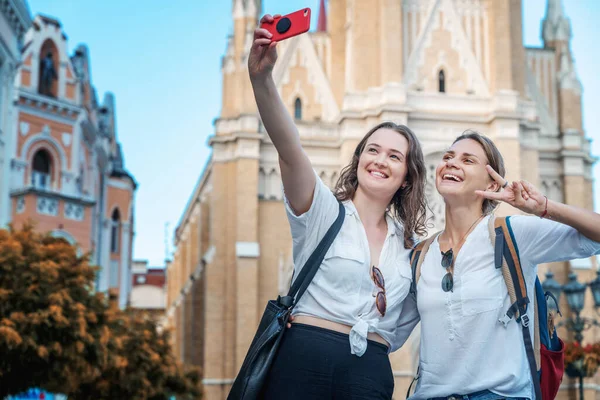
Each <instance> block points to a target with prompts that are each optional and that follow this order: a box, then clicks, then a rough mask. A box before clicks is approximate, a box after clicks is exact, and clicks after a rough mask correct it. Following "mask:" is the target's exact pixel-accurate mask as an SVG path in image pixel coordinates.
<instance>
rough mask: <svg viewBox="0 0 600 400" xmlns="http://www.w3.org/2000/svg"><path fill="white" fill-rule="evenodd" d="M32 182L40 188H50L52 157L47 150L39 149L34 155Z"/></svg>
mask: <svg viewBox="0 0 600 400" xmlns="http://www.w3.org/2000/svg"><path fill="white" fill-rule="evenodd" d="M31 169H32V171H31V184H32V185H33V187H35V188H38V189H50V177H51V169H52V158H51V157H50V154H49V153H48V152H47V151H46V150H43V149H42V150H38V151H37V152H36V153H35V155H34V156H33V163H32V168H31Z"/></svg>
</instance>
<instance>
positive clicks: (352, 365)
mask: <svg viewBox="0 0 600 400" xmlns="http://www.w3.org/2000/svg"><path fill="white" fill-rule="evenodd" d="M393 392H394V376H393V373H392V368H391V365H390V360H389V357H388V354H387V347H386V346H384V345H382V344H381V343H378V342H374V341H371V340H369V341H368V345H367V351H366V352H365V354H363V355H362V356H361V357H358V356H356V355H353V354H351V353H350V342H349V340H348V335H346V334H343V333H339V332H335V331H331V330H328V329H323V328H319V327H315V326H310V325H304V324H292V327H291V328H289V329H288V331H287V332H286V333H285V335H284V336H283V339H282V342H281V347H280V348H279V351H278V353H277V357H276V359H275V361H274V363H273V366H272V367H271V371H270V372H269V376H268V378H267V383H266V385H265V388H264V390H263V394H262V398H263V399H264V400H275V399H285V400H296V399H297V400H300V399H302V400H308V399H315V400H321V399H322V400H325V399H335V400H342V399H344V400H345V399H348V400H353V399H363V400H371V399H373V400H374V399H385V400H389V399H391V398H392V394H393Z"/></svg>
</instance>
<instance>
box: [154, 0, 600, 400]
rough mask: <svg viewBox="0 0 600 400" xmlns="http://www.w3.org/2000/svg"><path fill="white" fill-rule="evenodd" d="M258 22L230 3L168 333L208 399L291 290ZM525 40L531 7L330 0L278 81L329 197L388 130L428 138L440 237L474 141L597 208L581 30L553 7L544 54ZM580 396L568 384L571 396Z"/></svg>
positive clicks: (583, 263) (556, 2) (470, 0)
mask: <svg viewBox="0 0 600 400" xmlns="http://www.w3.org/2000/svg"><path fill="white" fill-rule="evenodd" d="M260 14H261V1H260V0H233V6H232V20H233V34H232V35H231V36H230V37H228V42H227V47H226V49H225V54H224V56H223V58H222V81H223V94H222V95H223V103H222V109H221V114H220V115H219V116H218V118H217V120H216V122H215V132H214V134H213V135H212V136H211V137H210V139H209V143H210V146H211V147H212V155H211V157H210V159H209V160H207V163H206V166H205V168H204V170H203V171H201V173H200V178H199V180H198V184H197V185H196V187H195V189H194V191H193V193H192V194H191V197H190V201H189V202H188V205H187V207H186V208H185V210H183V213H182V216H181V219H180V222H179V225H178V227H177V229H176V232H175V244H176V248H175V251H174V254H173V259H172V260H171V261H170V262H169V263H168V266H167V268H168V270H167V274H168V278H167V317H166V318H167V319H166V323H167V325H168V326H170V327H172V328H173V329H174V335H173V345H174V348H175V351H176V353H177V355H178V357H179V358H180V359H181V360H182V361H184V362H187V363H190V364H195V365H199V366H201V367H202V370H203V375H204V376H203V383H204V389H205V395H206V398H207V399H225V398H226V395H227V393H228V390H229V388H230V385H231V383H232V382H233V379H234V378H235V375H236V373H237V371H238V370H239V367H240V365H241V363H242V361H243V359H244V356H245V354H246V351H247V349H248V346H249V344H250V342H251V340H252V338H253V334H254V332H255V329H256V326H257V323H258V320H259V318H260V316H261V315H262V312H263V310H264V307H265V304H266V302H267V301H268V300H269V299H272V298H274V297H276V296H277V295H278V294H280V293H285V292H287V289H288V287H289V282H290V279H291V273H292V268H293V265H292V243H291V237H290V230H289V226H288V222H287V218H286V216H285V211H284V207H283V203H282V198H283V193H282V189H281V178H280V172H279V166H278V158H277V154H276V152H275V149H274V147H273V145H272V143H271V142H270V140H269V138H268V136H267V134H266V133H265V132H264V129H263V127H262V125H261V121H260V118H259V115H258V113H257V110H256V105H255V101H254V98H253V94H252V90H251V87H250V82H249V79H248V71H247V68H246V63H247V56H248V51H249V49H250V45H251V42H252V35H253V31H254V29H255V28H256V26H257V25H258V18H259V17H260ZM522 27H523V21H522V2H521V1H514V0H493V1H492V0H418V1H417V0H360V1H359V0H330V1H329V2H328V7H325V3H324V1H321V7H320V10H319V23H318V27H317V29H316V31H313V32H310V33H309V34H305V35H300V36H297V37H295V38H292V39H289V40H286V41H283V42H281V43H279V44H278V55H279V59H278V62H277V65H276V67H275V70H274V72H273V75H274V79H275V82H276V85H277V87H278V90H279V92H280V94H281V96H282V98H283V100H284V102H285V103H286V105H287V106H288V109H289V111H290V113H291V114H292V115H293V116H294V117H295V119H296V124H297V126H298V130H299V133H300V137H301V141H302V144H303V146H304V148H305V150H306V152H307V154H308V156H309V157H310V159H311V161H312V163H313V166H314V168H315V169H316V170H317V172H318V173H319V175H320V177H321V179H322V180H323V181H324V182H325V183H326V184H327V185H329V186H330V187H333V186H334V185H335V182H336V180H337V178H338V176H339V171H340V169H341V168H342V167H343V166H345V165H346V164H347V163H348V162H349V161H350V157H351V154H352V152H353V150H354V148H355V146H356V144H357V143H358V142H359V141H360V139H361V138H362V136H363V135H364V134H365V133H366V132H367V131H368V130H369V128H371V127H372V126H374V125H376V124H377V123H379V122H381V121H385V120H391V121H394V122H396V123H401V124H405V125H408V126H409V127H410V128H411V129H412V130H413V131H414V132H415V133H416V134H417V136H418V138H419V139H420V141H421V143H422V145H423V149H424V153H425V158H426V162H427V168H428V181H429V183H428V185H429V186H428V188H427V196H428V200H429V203H430V207H431V213H430V217H431V227H430V230H429V233H430V234H431V233H433V232H435V231H437V230H438V229H439V228H440V227H441V226H443V222H444V221H443V218H444V205H443V202H442V201H441V200H440V198H439V196H438V195H437V193H436V191H435V187H434V186H433V182H434V179H433V174H434V171H435V167H436V165H437V163H438V162H439V160H440V159H441V154H442V152H443V151H444V150H445V149H446V148H447V147H448V146H449V145H450V144H451V142H452V140H453V139H454V138H455V137H456V136H458V135H459V134H460V133H462V132H463V131H464V130H466V129H474V130H477V131H479V132H481V133H483V134H485V135H487V136H490V137H491V138H492V139H493V140H494V141H495V142H496V143H497V145H498V147H499V148H500V150H501V152H502V153H503V155H504V157H505V161H506V165H507V171H508V173H507V178H508V179H509V180H516V179H526V180H528V181H530V182H532V183H534V184H535V185H537V186H538V187H539V188H541V190H543V191H544V192H545V193H546V194H547V195H548V197H549V198H551V199H554V200H558V201H563V202H566V203H568V204H573V205H577V206H581V207H585V208H593V195H592V183H593V182H592V172H591V171H592V164H593V162H594V158H593V157H592V156H591V155H590V140H589V139H588V138H587V137H586V134H585V132H584V130H583V126H582V115H581V110H582V104H581V91H582V87H581V84H580V82H579V80H578V77H577V72H576V67H575V63H574V57H573V54H572V53H571V50H570V39H571V25H570V21H569V19H568V18H567V16H566V15H565V14H564V11H563V7H562V4H561V1H560V0H548V1H547V9H546V16H545V18H544V20H543V21H542V37H543V42H544V45H543V47H541V48H529V47H525V46H524V45H523V40H522ZM514 212H516V211H515V210H514V209H510V208H508V207H501V209H500V210H499V213H504V214H508V213H514ZM596 266H597V262H596V260H595V259H586V260H577V261H576V262H573V263H555V264H552V265H543V266H540V276H543V274H544V273H545V272H546V271H547V270H551V271H552V272H553V273H554V274H555V276H556V279H557V280H559V281H560V282H562V283H565V282H566V276H567V273H568V272H569V271H570V270H571V269H572V270H574V271H576V272H577V273H578V275H579V277H580V281H590V280H592V279H593V278H594V277H595V274H594V267H596ZM563 301H564V300H563ZM589 303H590V301H589V299H588V304H589ZM566 309H567V307H566V304H565V307H563V310H566ZM588 311H590V310H588ZM586 312H587V311H586ZM587 334H588V336H587V337H588V338H591V337H592V336H594V337H595V336H596V335H597V332H596V331H594V330H592V331H588V333H587ZM562 337H565V338H567V340H568V335H567V333H566V332H562ZM418 344H419V332H418V328H417V330H416V331H415V333H414V334H413V336H412V337H411V339H409V341H408V342H407V344H406V345H405V346H404V348H403V349H401V350H400V351H398V352H396V353H394V354H392V355H391V362H392V367H393V370H394V376H395V379H396V392H395V398H398V399H400V398H404V396H405V393H406V389H407V387H408V385H409V384H410V381H411V380H412V377H413V376H414V375H415V372H416V366H417V362H418ZM570 385H571V382H570V380H569V379H567V378H565V381H564V383H563V390H562V391H561V392H560V396H561V397H565V398H566V397H568V396H569V395H570V393H571V392H570V391H569V390H568V389H569V387H570ZM594 387H596V386H594ZM588 390H595V389H588ZM590 395H591V393H590ZM594 395H595V393H594Z"/></svg>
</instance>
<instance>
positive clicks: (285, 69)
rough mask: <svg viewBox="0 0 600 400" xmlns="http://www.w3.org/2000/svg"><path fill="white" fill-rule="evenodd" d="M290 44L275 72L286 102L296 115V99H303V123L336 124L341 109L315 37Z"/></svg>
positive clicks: (286, 46)
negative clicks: (320, 57)
mask: <svg viewBox="0 0 600 400" xmlns="http://www.w3.org/2000/svg"><path fill="white" fill-rule="evenodd" d="M286 42H287V43H285V45H284V46H281V47H283V48H282V49H280V50H281V51H280V56H279V60H278V63H277V65H276V66H275V70H274V71H273V76H274V79H275V84H276V85H277V88H278V89H279V92H280V93H281V96H282V98H283V101H284V102H285V104H286V105H287V106H288V109H289V110H290V111H291V113H292V115H294V105H295V103H296V99H300V104H301V105H302V119H303V120H307V121H313V120H317V119H319V120H322V121H329V122H332V121H334V120H335V119H336V118H337V117H338V115H339V112H340V110H339V107H338V105H337V103H336V101H335V97H334V96H333V92H332V90H331V84H330V82H329V79H328V78H327V75H326V74H325V71H324V70H323V66H322V63H321V61H320V60H319V57H318V55H317V52H316V50H315V46H314V43H313V41H312V39H311V36H310V35H307V34H304V35H299V36H296V37H295V38H292V39H288V40H287V41H286Z"/></svg>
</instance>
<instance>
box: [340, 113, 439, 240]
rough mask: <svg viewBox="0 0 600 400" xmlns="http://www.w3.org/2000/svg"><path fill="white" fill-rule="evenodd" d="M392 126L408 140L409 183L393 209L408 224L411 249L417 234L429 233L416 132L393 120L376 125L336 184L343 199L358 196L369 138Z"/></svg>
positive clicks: (423, 171) (395, 199)
mask: <svg viewBox="0 0 600 400" xmlns="http://www.w3.org/2000/svg"><path fill="white" fill-rule="evenodd" d="M383 128H385V129H391V130H393V131H396V132H398V133H399V134H401V135H402V136H404V137H405V138H406V140H407V141H408V154H407V155H406V161H407V165H408V171H407V173H406V178H405V180H404V182H405V184H406V186H405V187H403V188H402V187H401V188H400V189H398V191H397V192H396V193H395V194H394V197H392V201H391V202H390V212H391V214H392V216H393V217H394V218H395V219H396V220H398V221H400V222H401V223H402V225H403V226H404V247H405V248H407V249H410V248H412V247H413V245H414V240H415V234H417V235H420V236H421V235H425V233H426V232H427V231H426V229H425V219H426V207H427V205H426V204H427V203H426V200H425V181H426V178H427V171H426V168H425V159H424V158H423V150H422V149H421V143H419V140H418V139H417V137H416V136H415V134H414V133H413V132H412V131H411V130H410V129H409V128H408V127H407V126H404V125H396V124H395V123H393V122H383V123H381V124H379V125H377V126H375V127H373V128H372V129H371V130H370V131H369V132H367V134H366V135H365V136H364V137H363V138H362V140H361V141H360V143H358V145H357V146H356V149H355V150H354V154H353V155H352V161H350V164H348V165H347V166H346V167H344V168H343V169H342V172H341V174H340V177H339V179H338V181H337V183H336V185H335V190H334V192H335V197H336V198H337V199H338V200H339V201H345V200H351V199H353V198H354V194H355V193H356V189H357V188H358V176H357V171H358V160H359V159H360V155H361V154H362V152H363V151H364V149H365V146H366V144H367V140H368V139H369V138H370V137H371V135H372V134H373V133H375V132H376V131H377V130H379V129H383Z"/></svg>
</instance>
